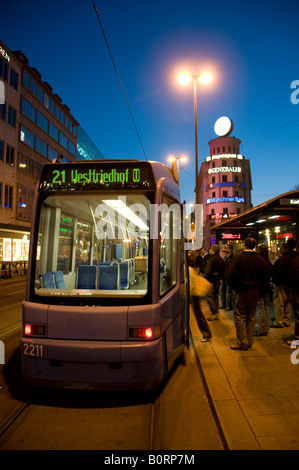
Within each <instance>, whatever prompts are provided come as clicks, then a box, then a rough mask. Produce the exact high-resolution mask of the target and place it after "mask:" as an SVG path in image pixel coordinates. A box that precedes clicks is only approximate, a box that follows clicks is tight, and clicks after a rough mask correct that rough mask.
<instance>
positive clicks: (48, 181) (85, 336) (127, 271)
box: [21, 160, 189, 390]
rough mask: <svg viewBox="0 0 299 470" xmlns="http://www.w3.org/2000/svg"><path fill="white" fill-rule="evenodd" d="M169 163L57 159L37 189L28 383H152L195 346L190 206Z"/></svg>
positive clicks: (25, 355)
mask: <svg viewBox="0 0 299 470" xmlns="http://www.w3.org/2000/svg"><path fill="white" fill-rule="evenodd" d="M179 199H180V194H179V186H178V183H177V181H176V179H175V176H174V175H173V173H172V171H171V170H170V169H169V168H168V167H167V166H166V165H164V164H162V163H159V162H141V161H138V160H97V161H84V162H83V161H82V162H76V163H51V164H46V165H45V166H44V168H43V171H42V175H41V180H40V183H39V185H38V187H37V189H36V194H35V202H34V208H33V220H32V231H31V240H30V257H29V258H30V259H29V265H28V278H27V288H26V299H25V301H24V303H23V312H22V321H23V333H22V339H21V349H22V369H23V377H24V380H25V383H26V384H28V385H32V386H45V387H63V388H79V389H95V390H132V389H139V390H150V389H153V388H155V387H156V386H158V384H160V383H161V381H162V380H163V378H164V377H165V376H166V375H167V373H168V371H169V370H170V369H171V367H172V366H173V365H174V364H175V361H176V360H177V359H178V358H179V356H180V355H182V354H183V352H184V348H185V346H186V344H188V335H189V331H188V324H189V319H188V316H189V308H188V271H187V267H186V252H185V250H184V239H183V236H182V224H183V223H184V221H183V205H182V204H181V203H180V200H179Z"/></svg>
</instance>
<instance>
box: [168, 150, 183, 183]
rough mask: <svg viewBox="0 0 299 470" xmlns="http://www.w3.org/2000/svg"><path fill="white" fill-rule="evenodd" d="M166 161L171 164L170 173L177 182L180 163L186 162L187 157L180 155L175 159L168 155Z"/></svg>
mask: <svg viewBox="0 0 299 470" xmlns="http://www.w3.org/2000/svg"><path fill="white" fill-rule="evenodd" d="M168 160H169V161H170V162H171V163H172V171H173V174H174V177H175V179H176V180H177V182H179V171H180V162H182V163H183V162H186V161H187V157H186V156H185V155H181V156H180V157H175V156H174V155H170V156H169V157H168Z"/></svg>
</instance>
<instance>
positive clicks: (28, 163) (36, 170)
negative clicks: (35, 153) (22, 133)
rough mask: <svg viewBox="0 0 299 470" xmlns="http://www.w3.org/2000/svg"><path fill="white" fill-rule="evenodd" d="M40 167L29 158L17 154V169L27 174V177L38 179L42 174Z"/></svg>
mask: <svg viewBox="0 0 299 470" xmlns="http://www.w3.org/2000/svg"><path fill="white" fill-rule="evenodd" d="M42 168H43V167H42V165H40V164H39V163H37V162H35V161H33V160H31V158H29V157H26V156H25V155H22V154H21V153H19V166H18V169H19V170H20V171H23V172H24V173H27V175H30V176H33V177H34V178H37V179H39V178H40V175H41V173H42Z"/></svg>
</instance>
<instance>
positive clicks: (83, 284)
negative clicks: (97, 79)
mask: <svg viewBox="0 0 299 470" xmlns="http://www.w3.org/2000/svg"><path fill="white" fill-rule="evenodd" d="M96 275H97V267H96V266H87V265H80V266H78V279H77V289H95V288H96Z"/></svg>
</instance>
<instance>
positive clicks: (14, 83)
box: [9, 68, 19, 90]
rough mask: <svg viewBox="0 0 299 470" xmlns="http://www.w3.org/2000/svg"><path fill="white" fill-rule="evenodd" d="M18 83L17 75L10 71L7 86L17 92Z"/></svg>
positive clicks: (12, 70)
mask: <svg viewBox="0 0 299 470" xmlns="http://www.w3.org/2000/svg"><path fill="white" fill-rule="evenodd" d="M18 83H19V74H18V73H17V72H16V71H15V70H14V69H13V68H11V69H10V78H9V84H10V85H11V86H12V87H13V88H14V89H15V90H18Z"/></svg>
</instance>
